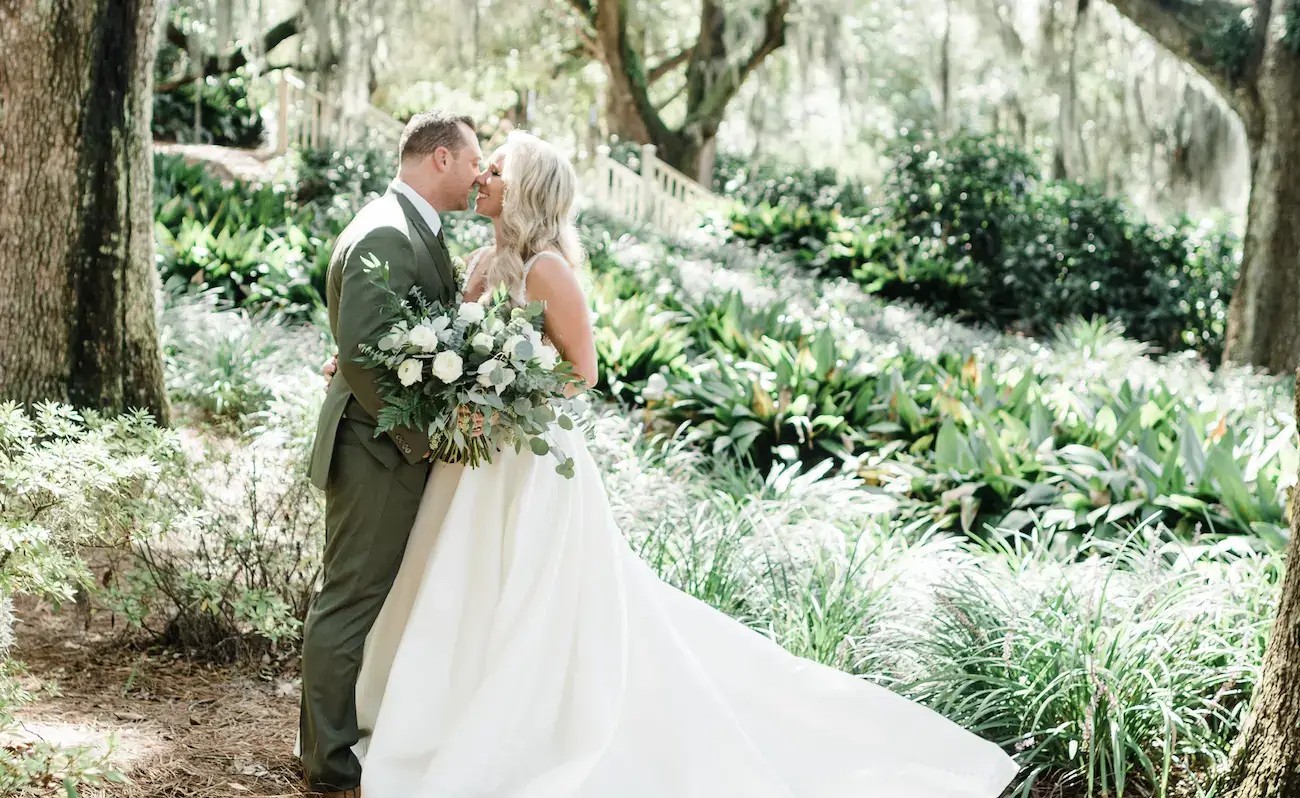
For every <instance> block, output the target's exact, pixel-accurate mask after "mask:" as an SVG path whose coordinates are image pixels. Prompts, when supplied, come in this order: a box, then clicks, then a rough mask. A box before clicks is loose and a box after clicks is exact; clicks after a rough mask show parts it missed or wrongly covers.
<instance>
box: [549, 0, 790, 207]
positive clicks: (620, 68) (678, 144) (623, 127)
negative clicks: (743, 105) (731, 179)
mask: <svg viewBox="0 0 1300 798" xmlns="http://www.w3.org/2000/svg"><path fill="white" fill-rule="evenodd" d="M568 4H569V6H570V7H571V8H573V9H574V10H575V11H576V13H577V14H578V17H579V20H580V22H581V23H582V25H583V31H582V33H583V39H584V44H585V46H586V49H587V52H588V54H589V55H591V56H592V57H594V58H597V59H599V60H600V61H601V62H602V63H603V64H604V65H605V69H606V72H607V73H608V76H609V85H608V89H607V94H606V108H605V114H606V119H607V121H608V123H609V127H610V132H611V133H613V134H615V135H617V136H619V137H620V138H623V139H627V140H630V141H638V142H642V143H649V144H654V145H655V146H656V148H657V149H658V154H659V157H661V158H663V159H664V160H665V161H667V162H668V163H669V164H671V165H673V166H675V167H677V168H678V169H680V170H681V171H683V172H685V173H687V174H688V175H690V176H692V177H695V178H697V179H699V180H700V182H702V183H705V184H706V185H707V184H708V183H709V182H710V176H711V174H712V172H713V157H714V152H715V149H714V148H715V143H716V141H717V136H718V128H719V126H720V125H721V124H722V120H723V117H724V115H725V113H726V110H727V106H728V104H729V103H730V102H731V101H732V100H733V99H735V97H736V93H737V92H738V91H739V90H740V87H741V86H742V85H743V84H744V82H745V80H746V79H747V78H748V77H749V76H750V75H751V74H753V72H754V70H756V69H758V67H759V65H761V64H762V63H763V61H764V60H766V59H767V57H768V56H769V55H771V54H772V53H774V52H776V50H778V49H779V48H780V47H782V46H783V45H784V44H785V41H786V30H787V25H788V16H789V12H790V5H791V3H790V0H765V2H764V3H762V4H761V6H759V7H758V8H757V9H746V10H740V11H737V10H735V6H736V4H735V3H731V4H730V5H731V6H732V9H731V10H728V8H727V6H728V4H727V3H725V2H723V1H722V0H702V2H701V3H700V13H699V17H698V20H699V23H698V24H699V28H698V31H699V32H698V35H697V36H696V37H695V39H694V41H693V42H690V43H689V44H688V45H686V46H684V47H683V48H682V49H680V50H679V51H677V52H674V53H667V54H664V55H663V56H662V57H661V58H660V59H659V60H657V61H656V62H655V63H653V64H649V63H648V61H649V59H648V57H647V53H646V52H645V50H644V44H643V42H644V38H643V37H641V36H638V35H637V34H638V28H637V25H644V24H647V23H646V20H645V19H638V15H639V14H640V15H645V14H647V9H646V8H645V7H644V6H640V7H639V6H638V4H637V3H636V2H634V0H568ZM755 12H757V13H758V14H759V17H758V19H756V20H749V19H746V20H743V21H745V22H750V21H756V22H757V23H758V24H757V25H753V26H742V25H740V22H742V20H741V19H740V17H742V16H743V15H751V14H753V13H755ZM656 19H658V18H656ZM656 24H663V21H662V20H659V21H658V22H657V23H656ZM742 27H753V28H755V29H756V30H755V33H754V35H751V36H748V37H744V36H737V35H736V34H737V30H738V29H740V28H742ZM746 38H747V39H748V40H745V39H746ZM677 69H684V70H685V83H684V86H683V89H684V93H685V103H686V105H685V113H684V115H683V117H682V120H681V122H680V123H679V124H675V125H669V124H668V122H666V121H665V119H664V114H663V106H664V105H666V103H665V102H664V101H663V100H660V101H659V102H656V98H654V97H652V94H651V86H652V85H653V84H654V83H656V82H658V81H659V80H660V79H661V78H663V77H664V76H665V75H667V74H669V73H670V72H672V71H674V70H677ZM675 98H676V95H670V96H669V98H668V100H669V101H671V100H673V99H675Z"/></svg>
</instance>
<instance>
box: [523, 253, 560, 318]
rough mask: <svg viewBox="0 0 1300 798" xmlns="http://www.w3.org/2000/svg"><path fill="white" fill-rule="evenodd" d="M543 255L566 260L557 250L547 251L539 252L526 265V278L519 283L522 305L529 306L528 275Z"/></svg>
mask: <svg viewBox="0 0 1300 798" xmlns="http://www.w3.org/2000/svg"><path fill="white" fill-rule="evenodd" d="M543 255H554V256H555V257H557V258H559V259H560V260H564V256H563V255H561V254H560V253H558V252H556V251H555V250H552V249H545V250H542V251H541V252H538V253H537V254H536V255H533V256H532V257H531V258H529V259H528V260H527V261H526V262H525V263H524V276H523V280H522V281H521V282H520V283H519V301H520V303H521V304H525V305H526V304H528V273H529V272H530V271H532V269H533V264H534V263H536V262H537V260H538V259H539V258H541V257H542V256H543Z"/></svg>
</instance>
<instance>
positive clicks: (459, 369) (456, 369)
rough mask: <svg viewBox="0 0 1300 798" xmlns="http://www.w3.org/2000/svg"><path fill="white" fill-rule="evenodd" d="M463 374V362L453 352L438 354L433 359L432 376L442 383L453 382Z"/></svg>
mask: <svg viewBox="0 0 1300 798" xmlns="http://www.w3.org/2000/svg"><path fill="white" fill-rule="evenodd" d="M464 373H465V362H464V361H463V360H461V359H460V355H458V354H456V353H455V352H451V351H447V352H439V353H438V356H437V357H435V358H434V359H433V376H435V377H437V378H438V379H440V380H442V381H443V382H454V381H455V380H458V379H460V375H461V374H464Z"/></svg>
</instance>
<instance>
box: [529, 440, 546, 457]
mask: <svg viewBox="0 0 1300 798" xmlns="http://www.w3.org/2000/svg"><path fill="white" fill-rule="evenodd" d="M528 446H529V448H531V449H532V450H533V454H535V455H537V456H539V457H540V456H541V455H544V454H546V453H547V452H549V451H551V446H550V444H548V443H547V442H546V441H545V440H543V439H541V438H532V439H530V440H529V441H528Z"/></svg>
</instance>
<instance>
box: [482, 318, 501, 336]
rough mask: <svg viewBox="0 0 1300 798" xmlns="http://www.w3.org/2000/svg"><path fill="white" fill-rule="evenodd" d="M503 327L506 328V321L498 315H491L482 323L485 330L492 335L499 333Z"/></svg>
mask: <svg viewBox="0 0 1300 798" xmlns="http://www.w3.org/2000/svg"><path fill="white" fill-rule="evenodd" d="M505 328H506V323H505V322H504V321H502V320H501V317H500V316H493V317H492V318H490V319H488V320H487V322H486V323H485V324H484V325H483V329H484V330H487V331H488V332H490V333H492V334H493V335H497V334H499V333H500V332H501V331H502V330H504V329H505Z"/></svg>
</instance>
